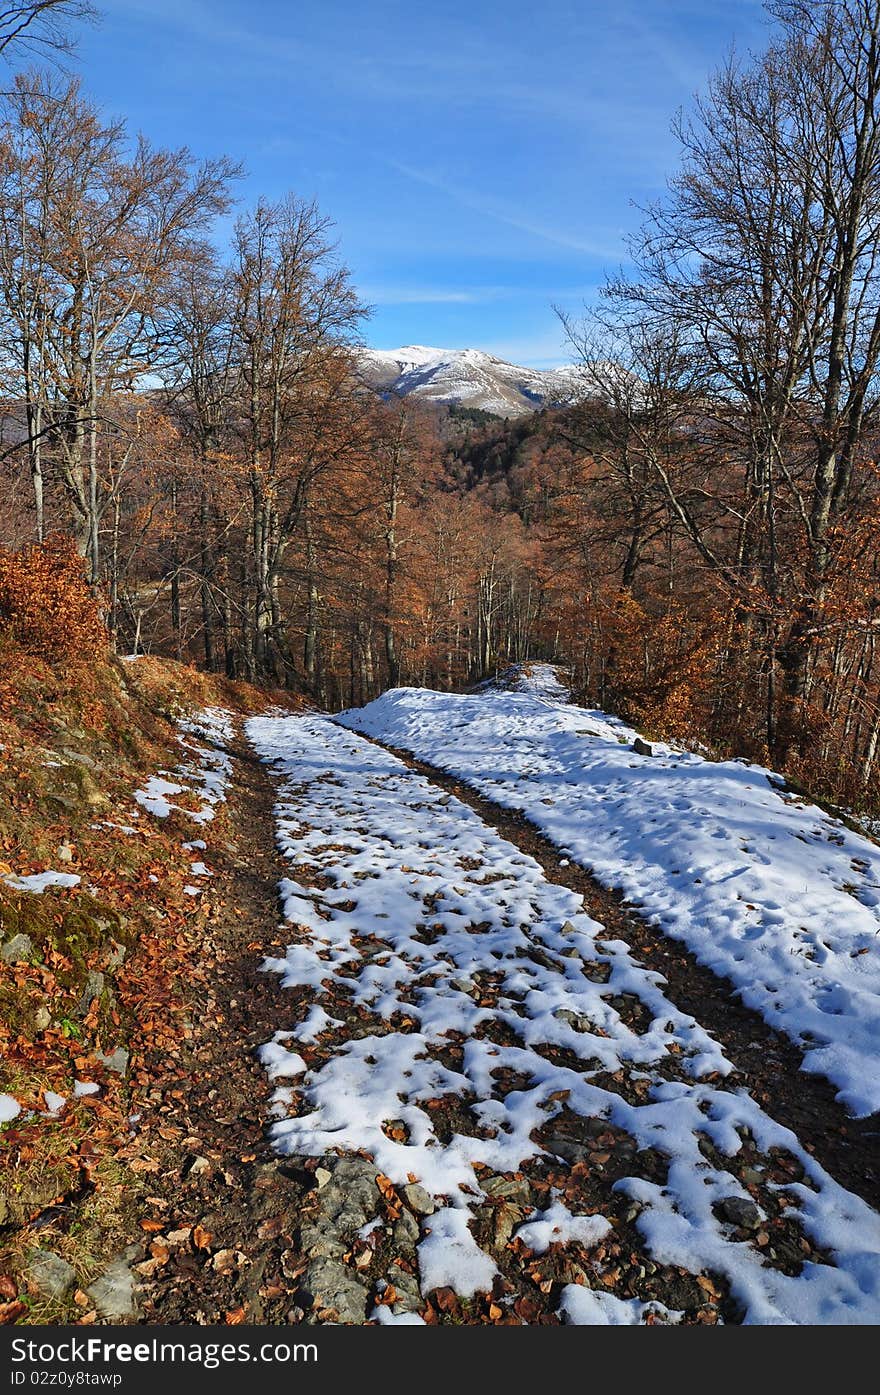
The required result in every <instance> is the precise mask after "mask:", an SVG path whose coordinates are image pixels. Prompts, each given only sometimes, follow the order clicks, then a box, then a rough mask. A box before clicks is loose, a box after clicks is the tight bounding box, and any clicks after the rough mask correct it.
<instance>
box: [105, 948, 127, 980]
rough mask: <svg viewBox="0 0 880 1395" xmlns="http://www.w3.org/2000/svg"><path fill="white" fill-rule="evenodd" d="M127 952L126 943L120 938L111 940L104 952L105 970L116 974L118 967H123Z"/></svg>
mask: <svg viewBox="0 0 880 1395" xmlns="http://www.w3.org/2000/svg"><path fill="white" fill-rule="evenodd" d="M127 953H128V950H127V949H126V948H125V945H121V944H120V943H119V941H118V940H111V941H110V944H109V948H108V949H107V950H106V952H105V954H104V969H105V971H106V972H107V973H108V974H115V973H116V970H117V969H121V968H122V965H123V963H124V962H125V956H126V954H127Z"/></svg>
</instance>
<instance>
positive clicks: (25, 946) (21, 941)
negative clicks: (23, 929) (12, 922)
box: [0, 933, 34, 964]
mask: <svg viewBox="0 0 880 1395" xmlns="http://www.w3.org/2000/svg"><path fill="white" fill-rule="evenodd" d="M33 951H34V942H33V940H32V939H31V937H30V935H23V934H21V933H19V934H18V935H13V937H12V939H11V940H7V941H6V944H5V945H2V946H0V959H2V960H3V963H4V964H21V963H23V962H24V961H25V960H27V959H30V957H31V955H32V954H33Z"/></svg>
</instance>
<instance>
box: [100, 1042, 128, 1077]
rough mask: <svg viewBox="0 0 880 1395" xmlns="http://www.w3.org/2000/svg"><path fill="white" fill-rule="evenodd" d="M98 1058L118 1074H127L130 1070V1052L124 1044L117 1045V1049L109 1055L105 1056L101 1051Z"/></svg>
mask: <svg viewBox="0 0 880 1395" xmlns="http://www.w3.org/2000/svg"><path fill="white" fill-rule="evenodd" d="M98 1060H99V1061H100V1062H101V1063H102V1065H105V1066H106V1067H107V1069H108V1070H112V1071H115V1072H116V1074H117V1075H125V1072H126V1071H127V1070H128V1052H127V1051H126V1049H125V1047H124V1046H117V1047H116V1049H115V1051H111V1052H110V1054H109V1056H105V1055H103V1054H102V1053H101V1052H100V1051H99V1052H98Z"/></svg>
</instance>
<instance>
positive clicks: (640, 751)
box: [632, 736, 654, 756]
mask: <svg viewBox="0 0 880 1395" xmlns="http://www.w3.org/2000/svg"><path fill="white" fill-rule="evenodd" d="M632 748H633V750H634V751H635V753H636V755H637V756H653V754H654V747H653V746H652V745H650V743H649V742H647V741H643V740H642V738H641V737H640V736H637V737H636V739H635V741H634V742H633V744H632Z"/></svg>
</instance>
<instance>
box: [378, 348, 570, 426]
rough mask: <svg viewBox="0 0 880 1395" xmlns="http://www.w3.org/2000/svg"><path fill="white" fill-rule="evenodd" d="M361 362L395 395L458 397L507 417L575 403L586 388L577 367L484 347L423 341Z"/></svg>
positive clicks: (382, 388) (380, 385)
mask: <svg viewBox="0 0 880 1395" xmlns="http://www.w3.org/2000/svg"><path fill="white" fill-rule="evenodd" d="M360 363H361V372H362V374H363V376H364V377H365V378H366V379H367V381H368V382H370V383H371V384H372V385H373V386H374V387H376V388H377V389H379V390H380V391H383V392H385V393H387V394H389V395H391V394H393V395H394V396H396V397H408V396H410V395H414V396H416V397H420V398H423V399H426V400H428V401H432V402H458V403H461V404H463V405H465V406H471V407H477V408H479V409H481V410H482V411H485V412H494V413H496V414H497V415H498V416H504V417H518V416H525V415H528V414H529V413H530V412H533V411H535V410H536V409H537V408H538V407H541V406H547V405H549V404H551V403H552V404H558V403H564V402H572V401H575V400H577V399H578V398H579V397H582V396H583V395H584V391H585V383H584V377H583V374H582V372H581V370H580V369H579V368H577V367H576V366H564V367H561V368H551V369H539V368H527V367H523V366H521V365H519V364H515V363H508V362H507V361H506V360H505V359H501V358H497V357H496V356H495V355H494V354H489V353H485V352H483V351H482V350H481V349H435V348H428V347H426V346H425V345H421V344H409V345H407V346H406V347H405V348H400V349H364V350H362V351H361V355H360Z"/></svg>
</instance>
